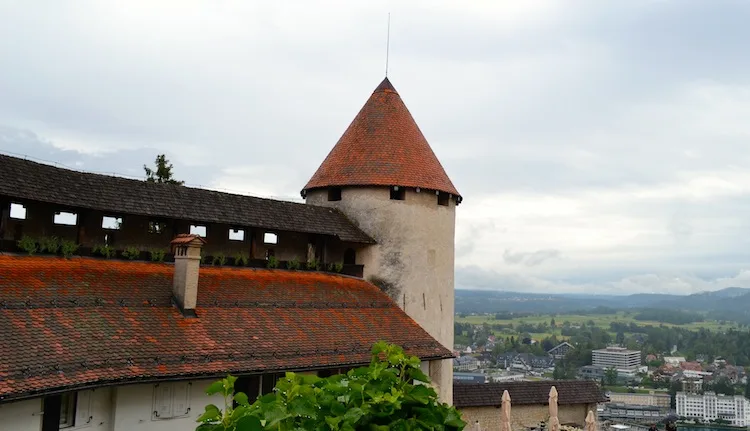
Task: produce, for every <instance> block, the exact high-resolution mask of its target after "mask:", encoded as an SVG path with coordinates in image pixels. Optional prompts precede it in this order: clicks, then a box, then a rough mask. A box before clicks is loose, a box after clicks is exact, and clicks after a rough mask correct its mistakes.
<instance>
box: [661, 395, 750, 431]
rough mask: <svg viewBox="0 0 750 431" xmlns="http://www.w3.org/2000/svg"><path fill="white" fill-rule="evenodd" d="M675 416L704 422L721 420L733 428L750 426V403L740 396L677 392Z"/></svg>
mask: <svg viewBox="0 0 750 431" xmlns="http://www.w3.org/2000/svg"><path fill="white" fill-rule="evenodd" d="M676 404H677V415H678V416H683V417H688V418H697V419H700V420H702V421H704V422H707V421H713V420H716V419H723V420H725V421H728V422H729V423H731V424H732V425H734V426H740V427H746V426H748V425H750V401H749V400H747V399H746V398H745V397H743V396H742V395H721V394H718V395H717V394H716V393H714V392H706V393H704V394H703V395H697V394H696V395H694V394H688V393H685V392H678V393H677V397H676Z"/></svg>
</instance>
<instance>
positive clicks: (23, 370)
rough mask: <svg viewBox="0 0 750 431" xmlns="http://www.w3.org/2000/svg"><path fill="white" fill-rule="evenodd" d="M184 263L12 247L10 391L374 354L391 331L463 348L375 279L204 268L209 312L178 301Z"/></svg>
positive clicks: (7, 300)
mask: <svg viewBox="0 0 750 431" xmlns="http://www.w3.org/2000/svg"><path fill="white" fill-rule="evenodd" d="M173 272H174V267H173V265H169V264H159V263H144V262H124V261H114V260H100V259H87V258H78V259H71V260H66V259H62V258H52V257H26V256H23V257H21V256H0V333H2V334H3V337H2V338H0V400H2V399H6V400H7V399H17V398H24V397H30V396H35V395H38V394H40V393H45V392H50V391H54V390H59V389H62V388H69V387H83V386H98V385H106V384H117V383H124V382H128V381H138V380H154V379H164V378H174V377H178V376H179V377H184V376H189V377H192V376H211V375H221V374H224V373H228V372H233V373H240V372H262V371H272V370H292V369H309V368H321V367H335V366H344V365H358V364H365V363H367V362H369V358H370V353H369V351H370V348H371V346H372V344H373V343H375V342H376V341H379V340H386V341H389V342H394V343H397V344H400V345H402V346H403V347H404V348H405V349H406V350H407V352H409V353H410V354H413V355H416V356H419V357H420V358H423V359H433V358H448V357H450V356H451V353H450V352H449V351H448V350H447V349H445V348H444V347H442V346H441V345H440V344H439V343H438V342H437V341H435V340H434V339H433V338H432V337H430V336H429V335H428V334H427V333H426V332H425V331H424V330H423V329H422V328H421V327H420V326H419V325H418V324H417V323H416V322H414V320H412V319H411V318H410V317H408V316H407V315H406V314H405V313H404V312H403V311H402V310H401V309H400V308H398V306H397V305H396V304H394V303H393V301H391V300H390V299H389V298H388V297H387V296H386V295H385V294H384V293H382V292H381V291H380V290H379V289H378V288H377V287H375V286H374V285H372V284H370V283H368V282H366V281H364V280H361V279H356V278H351V277H345V276H339V275H332V274H324V273H316V272H306V271H285V270H265V269H263V270H258V269H247V268H217V267H202V268H201V270H200V277H199V288H198V289H199V293H198V306H197V308H196V312H197V314H198V318H197V319H194V318H193V319H188V318H184V317H183V316H182V315H181V314H180V312H179V311H178V309H177V308H176V307H175V306H173V305H172V302H171V301H172V294H171V288H172V275H173Z"/></svg>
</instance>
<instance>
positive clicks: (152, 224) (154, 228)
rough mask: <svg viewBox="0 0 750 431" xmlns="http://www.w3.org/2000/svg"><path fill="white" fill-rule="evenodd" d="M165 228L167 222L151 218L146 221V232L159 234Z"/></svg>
mask: <svg viewBox="0 0 750 431" xmlns="http://www.w3.org/2000/svg"><path fill="white" fill-rule="evenodd" d="M166 229H167V224H166V223H164V222H161V221H156V220H151V221H149V222H148V233H153V234H160V233H162V232H164V231H165V230H166Z"/></svg>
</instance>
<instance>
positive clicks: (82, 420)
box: [75, 391, 94, 428]
mask: <svg viewBox="0 0 750 431" xmlns="http://www.w3.org/2000/svg"><path fill="white" fill-rule="evenodd" d="M93 397H94V391H80V392H76V414H75V427H76V428H81V427H85V426H89V425H91V424H92V423H93V421H92V419H93V417H92V416H91V399H92V398H93Z"/></svg>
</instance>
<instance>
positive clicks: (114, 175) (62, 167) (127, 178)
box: [0, 151, 309, 206]
mask: <svg viewBox="0 0 750 431" xmlns="http://www.w3.org/2000/svg"><path fill="white" fill-rule="evenodd" d="M2 157H7V158H9V159H15V160H18V161H21V162H25V163H33V164H35V165H38V166H43V167H45V168H52V169H59V170H63V171H69V172H73V173H77V174H82V175H93V176H99V177H104V178H116V179H120V180H125V181H135V182H138V183H145V184H153V185H155V186H159V187H163V186H164V187H184V188H188V189H191V190H202V191H206V192H212V193H221V194H225V195H229V196H242V197H249V198H253V199H262V200H265V201H271V202H281V203H288V204H293V205H307V204H305V203H304V202H293V201H287V200H283V199H275V198H270V197H264V196H257V195H253V194H249V193H244V194H243V193H240V192H238V191H235V192H231V191H224V190H217V189H211V188H206V187H205V186H202V185H196V184H183V185H180V184H170V183H150V182H148V181H145V180H142V179H140V180H139V179H137V178H136V177H135V176H128V175H125V174H120V173H116V172H111V173H102V172H93V171H86V170H82V169H75V168H72V167H70V166H65V165H62V164H60V166H57V162H51V161H47V162H48V163H43V162H41V161H38V160H39V159H36V160H31V159H28V158H25V157H24V158H22V157H17V156H13V155H9V154H7V153H5V152H2V151H0V158H2ZM53 163H54V164H53ZM290 199H291V197H290ZM308 206H309V205H308Z"/></svg>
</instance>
